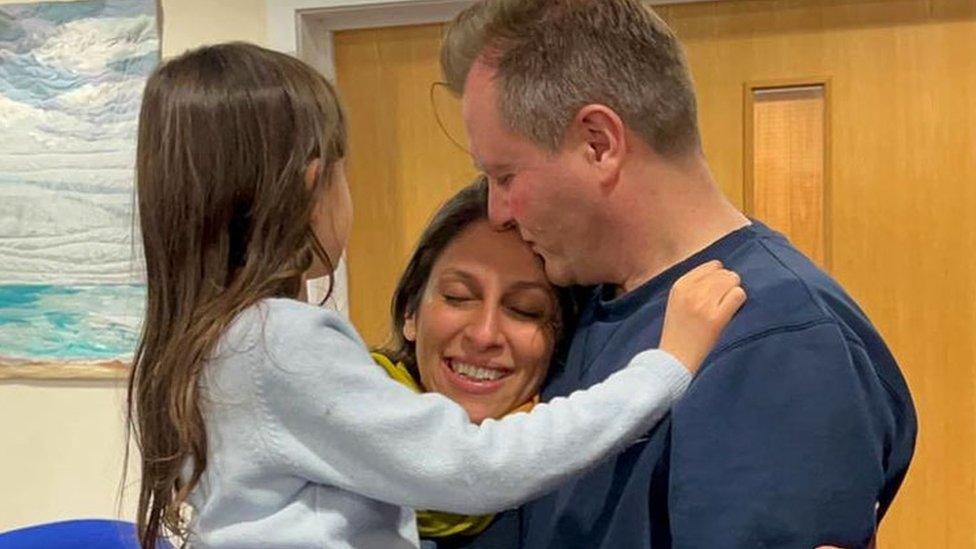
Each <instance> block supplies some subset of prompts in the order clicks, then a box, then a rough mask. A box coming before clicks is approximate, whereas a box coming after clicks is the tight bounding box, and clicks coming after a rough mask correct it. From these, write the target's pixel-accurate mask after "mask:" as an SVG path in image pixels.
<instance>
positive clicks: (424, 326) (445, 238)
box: [373, 178, 575, 541]
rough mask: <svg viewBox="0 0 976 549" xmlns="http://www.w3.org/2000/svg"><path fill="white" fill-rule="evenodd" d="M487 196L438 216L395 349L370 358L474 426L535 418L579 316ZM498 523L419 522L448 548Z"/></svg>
mask: <svg viewBox="0 0 976 549" xmlns="http://www.w3.org/2000/svg"><path fill="white" fill-rule="evenodd" d="M487 193H488V190H487V184H486V182H485V181H484V180H483V179H482V178H478V179H477V180H475V181H474V182H473V183H471V184H470V185H468V186H467V187H465V188H464V189H462V190H461V191H460V192H458V193H457V194H456V195H454V196H453V197H452V198H451V199H450V200H448V201H447V202H446V203H445V204H444V205H443V206H442V207H441V208H440V210H438V211H437V213H436V214H435V215H434V217H433V219H432V220H431V222H430V224H429V225H428V226H427V228H426V230H425V231H424V233H423V234H422V235H421V237H420V241H419V242H418V244H417V247H416V249H415V251H414V253H413V255H412V257H411V258H410V262H409V263H408V265H407V268H406V269H405V271H404V273H403V275H402V276H401V278H400V281H399V283H398V284H397V288H396V292H395V293H394V297H393V305H392V307H391V309H392V325H393V330H392V341H391V343H390V344H389V345H388V346H387V348H386V349H385V350H383V351H382V352H381V353H375V354H374V355H373V356H374V358H375V359H376V361H377V363H379V364H381V365H382V366H383V367H384V368H386V370H387V372H388V373H390V375H391V376H392V377H394V378H396V379H398V380H399V381H400V382H401V383H404V384H405V385H408V386H410V387H412V388H413V389H414V390H416V391H418V392H438V393H441V394H444V395H445V396H447V397H449V398H451V399H452V400H454V401H455V402H457V403H458V404H460V405H461V406H462V407H463V408H464V409H465V411H467V413H468V415H469V416H470V418H471V421H472V422H475V423H481V422H482V421H484V420H485V419H488V418H496V419H497V418H500V417H502V416H505V415H506V414H509V413H513V412H517V411H527V410H529V409H531V408H532V406H533V405H534V404H535V403H536V402H537V401H538V393H539V389H540V387H541V385H542V382H543V380H544V379H545V377H546V374H547V372H548V370H549V367H550V363H551V361H552V358H553V355H554V353H555V350H556V348H557V347H558V345H559V343H560V341H561V340H562V336H563V334H565V333H566V332H567V331H568V329H569V328H570V327H571V325H572V323H573V319H574V316H575V310H574V306H573V301H572V298H571V295H570V293H569V291H568V290H566V289H561V288H556V287H554V286H552V285H551V284H550V283H549V281H548V280H547V279H546V276H545V271H544V269H543V265H542V261H541V260H540V259H539V258H538V257H537V256H536V255H535V254H534V253H532V250H531V248H529V246H528V245H526V244H525V243H524V242H523V241H522V239H521V238H520V237H519V235H518V233H517V232H516V231H514V230H505V231H497V230H495V229H493V228H492V227H491V226H490V225H489V223H488V202H487V199H488V194H487ZM486 361H490V365H491V367H488V368H486V367H476V366H475V365H474V364H472V363H477V364H483V363H485V362H486ZM493 518H494V516H493V515H486V516H478V517H469V516H464V515H453V514H448V513H433V512H420V513H418V522H419V527H420V533H421V536H424V537H428V538H435V539H438V540H441V541H446V538H449V537H452V536H473V535H477V534H479V533H480V532H482V531H483V530H484V529H485V528H487V527H488V525H489V524H491V522H492V520H493Z"/></svg>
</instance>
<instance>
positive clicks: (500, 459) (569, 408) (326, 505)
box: [190, 299, 690, 549]
mask: <svg viewBox="0 0 976 549" xmlns="http://www.w3.org/2000/svg"><path fill="white" fill-rule="evenodd" d="M689 381H690V376H689V374H688V372H687V370H685V368H684V367H683V366H682V365H681V364H680V363H679V362H678V361H677V360H675V359H674V358H673V357H671V356H670V355H668V354H666V353H664V352H663V351H647V352H644V353H641V354H639V355H637V357H635V358H634V360H633V362H632V363H631V366H630V367H628V368H625V369H623V370H621V371H620V372H618V373H616V374H614V375H613V376H611V377H610V378H609V379H608V380H607V381H605V382H604V383H601V384H599V385H596V386H594V387H592V388H590V389H589V390H587V391H580V392H577V393H575V394H573V395H571V396H570V397H568V398H560V399H555V400H553V401H552V402H550V403H547V404H542V405H539V406H536V408H535V409H534V410H533V411H532V412H531V413H528V414H525V413H519V414H513V415H510V416H507V417H506V418H504V419H502V420H497V421H496V420H486V421H484V422H483V423H482V424H481V425H480V426H479V425H475V424H472V423H471V422H470V421H469V419H468V416H467V414H466V413H465V411H464V410H463V409H462V408H461V407H460V406H458V405H457V404H455V403H454V402H452V401H451V400H449V399H447V398H445V397H443V396H441V395H439V394H433V393H428V394H424V395H417V394H414V393H412V392H411V391H410V390H409V389H407V388H405V387H403V386H402V385H400V384H399V383H397V382H395V381H393V380H391V379H390V378H389V377H388V376H387V375H386V373H385V372H384V371H383V370H382V369H381V368H379V367H378V366H376V364H375V363H374V362H373V360H372V359H371V358H370V356H369V353H368V352H367V349H366V347H365V345H364V344H363V342H362V340H361V339H360V338H359V336H358V335H357V334H356V331H355V330H354V329H353V327H352V326H351V325H350V324H349V323H348V322H347V321H346V320H344V319H343V318H342V317H341V316H339V315H337V314H335V313H333V312H330V311H328V310H324V309H321V308H317V307H312V306H309V305H306V304H304V303H301V302H298V301H293V300H286V299H272V300H265V301H262V302H260V303H259V304H258V305H255V306H254V307H252V308H250V309H249V310H247V311H245V312H244V313H242V314H241V315H240V316H239V317H238V318H237V319H236V320H235V322H234V323H233V325H232V326H231V327H230V328H229V329H228V331H227V333H226V334H225V335H224V337H223V338H222V340H221V342H220V344H219V345H218V348H217V350H216V352H215V354H214V358H213V360H212V361H211V362H210V363H209V364H208V365H207V366H206V370H205V374H204V376H203V378H202V379H201V384H200V388H201V397H202V398H203V403H204V407H205V411H204V414H205V417H206V429H207V437H208V438H207V441H208V448H207V468H206V470H205V472H204V475H203V477H202V479H201V481H200V483H199V485H198V486H197V487H196V488H195V489H194V491H193V492H192V494H191V497H190V503H191V505H192V507H193V509H194V512H193V516H192V520H191V531H192V537H191V546H192V547H228V548H229V547H233V548H235V549H243V548H250V547H254V548H258V547H260V548H272V547H273V548H275V549H285V548H292V547H294V548H311V547H325V548H330V549H331V548H335V549H341V548H353V547H354V548H357V549H363V548H367V549H368V548H382V549H395V548H401V547H411V548H412V547H418V545H419V542H418V539H417V527H416V522H415V517H414V512H413V511H412V509H415V508H417V509H435V510H443V511H454V512H459V513H470V514H480V513H491V512H496V511H500V510H503V509H506V508H511V507H514V506H516V505H518V504H520V503H522V502H524V501H526V500H529V499H531V498H534V497H537V496H539V495H541V494H543V493H545V492H547V491H549V490H552V489H553V488H555V487H556V486H557V485H559V484H560V483H561V482H562V481H564V480H565V479H567V478H568V477H570V476H572V475H576V474H579V473H580V472H582V471H584V470H586V469H587V468H588V467H590V466H592V465H594V464H595V463H596V462H598V461H599V460H601V459H602V458H605V457H608V456H609V455H612V454H614V453H616V452H618V451H620V450H622V449H623V448H624V447H625V446H626V445H628V444H629V443H630V442H632V441H633V440H634V439H635V438H637V437H638V436H639V435H640V434H642V433H644V432H645V431H647V430H648V429H649V428H650V427H651V426H653V425H654V423H655V422H657V421H658V420H659V419H660V418H661V417H662V416H663V415H664V414H665V413H666V412H667V410H668V408H669V406H670V405H671V403H672V402H674V400H675V399H677V398H678V397H679V396H680V395H681V394H682V393H683V391H684V390H685V388H686V387H687V385H688V383H689Z"/></svg>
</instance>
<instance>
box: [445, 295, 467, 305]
mask: <svg viewBox="0 0 976 549" xmlns="http://www.w3.org/2000/svg"><path fill="white" fill-rule="evenodd" d="M470 300H471V298H470V297H465V296H460V295H450V294H444V301H446V302H448V303H464V302H465V301H470Z"/></svg>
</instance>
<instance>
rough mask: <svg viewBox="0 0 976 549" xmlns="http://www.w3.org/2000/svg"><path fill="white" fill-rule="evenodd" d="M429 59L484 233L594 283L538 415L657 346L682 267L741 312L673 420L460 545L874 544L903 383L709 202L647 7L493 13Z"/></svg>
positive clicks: (537, 1)
mask: <svg viewBox="0 0 976 549" xmlns="http://www.w3.org/2000/svg"><path fill="white" fill-rule="evenodd" d="M441 63H442V68H443V71H444V74H445V77H446V80H447V81H448V84H449V85H450V86H451V88H452V89H453V90H454V91H455V92H456V93H458V94H460V95H462V99H463V102H462V106H463V115H464V121H465V124H466V127H467V130H468V134H469V137H470V142H471V149H472V154H473V156H474V159H475V161H476V163H477V165H478V166H479V168H480V169H482V170H483V171H484V172H485V173H486V174H487V176H488V177H489V179H490V185H491V187H490V188H491V196H490V206H489V212H490V218H491V220H492V222H493V223H494V224H496V225H497V226H516V227H517V228H518V230H519V232H520V234H521V235H522V237H523V238H524V239H525V240H526V241H527V242H529V243H530V244H531V245H532V247H533V249H534V250H535V252H536V253H537V254H539V255H540V256H541V257H542V258H543V259H544V261H545V268H546V273H547V276H548V277H549V278H550V279H551V280H552V281H553V282H554V283H556V284H560V285H581V286H593V287H594V289H593V290H592V291H591V292H589V293H588V294H587V297H585V298H584V299H583V301H582V302H581V318H580V323H579V327H578V330H577V331H576V333H575V335H574V337H573V340H572V344H571V346H570V348H569V351H568V352H567V356H566V357H565V365H564V366H562V367H561V368H554V373H553V374H552V376H551V379H550V380H549V383H548V385H547V388H546V390H545V392H544V397H545V398H546V399H551V398H554V397H557V396H561V395H566V394H569V393H571V392H572V391H574V390H576V389H580V388H584V387H588V386H590V385H592V384H594V383H597V382H599V381H601V380H602V379H604V378H606V377H607V376H608V375H610V374H611V373H612V372H613V371H615V370H617V369H619V368H621V367H623V366H624V365H625V364H626V363H627V360H628V359H629V358H630V357H631V356H633V355H634V354H635V353H636V352H638V351H639V350H641V349H644V348H646V347H651V346H654V345H656V344H657V341H658V338H659V336H660V330H661V321H662V317H663V309H664V305H665V302H666V297H667V292H668V291H669V288H670V285H671V284H672V283H673V282H674V280H675V279H676V278H677V277H679V276H680V275H681V274H682V273H684V272H685V271H687V270H688V269H690V268H692V267H693V266H694V265H697V264H700V263H701V262H703V261H706V260H710V259H720V260H722V261H723V262H724V263H725V265H726V266H727V267H728V268H730V269H733V270H735V271H737V272H738V273H739V274H740V275H741V276H742V278H743V283H744V287H745V289H746V292H747V294H748V296H749V300H748V302H747V304H746V306H745V307H744V308H743V309H742V310H741V311H740V312H739V313H738V315H737V317H736V319H734V320H733V322H732V324H731V325H730V326H729V327H728V329H727V330H726V332H725V334H724V336H723V341H722V342H721V343H720V344H719V346H718V347H717V348H716V350H715V351H714V352H713V354H712V355H711V356H710V358H709V360H708V362H707V363H706V365H705V366H704V367H703V368H702V371H701V372H700V374H699V375H698V377H697V379H696V380H695V381H694V383H693V385H692V386H691V388H690V389H689V391H688V393H687V395H686V397H685V398H684V400H683V401H682V402H680V403H679V404H678V405H677V406H676V407H675V408H674V409H673V411H672V413H671V417H670V420H669V421H667V422H664V423H662V424H661V425H660V426H659V427H657V428H655V429H654V430H652V431H651V432H649V433H648V435H647V438H646V439H644V440H642V441H641V442H640V443H638V444H636V445H634V446H632V447H630V448H629V449H627V450H626V451H625V453H623V454H622V455H621V456H619V457H617V458H615V459H613V460H610V461H609V462H607V463H605V464H603V465H601V466H600V467H598V468H596V469H595V470H593V471H592V472H590V473H589V474H586V475H584V476H582V477H580V478H579V479H577V480H575V481H574V482H571V483H570V484H568V485H567V486H565V487H563V488H561V489H560V490H558V491H556V492H555V493H553V494H551V495H549V496H546V497H544V498H542V499H540V500H538V501H536V502H533V503H531V504H529V505H526V506H525V507H524V508H523V509H522V510H521V512H520V514H518V515H515V516H512V515H510V516H508V517H505V518H503V519H502V520H500V521H499V522H498V523H496V524H495V525H494V526H493V528H492V529H491V530H489V531H488V532H487V533H486V534H485V535H484V537H482V538H479V539H476V540H474V542H473V543H472V546H479V545H480V546H498V545H515V544H519V545H521V546H523V547H527V548H532V549H535V548H543V547H553V548H570V547H585V548H606V549H610V548H626V549H630V548H641V547H651V548H654V549H658V548H662V547H672V546H674V547H692V548H717V547H797V548H804V549H809V548H811V547H815V546H817V545H821V544H832V545H837V546H841V547H863V546H865V545H867V544H869V543H871V540H872V539H873V536H874V534H875V531H876V528H877V524H878V521H879V520H880V519H881V517H882V516H883V515H884V513H885V511H886V510H887V509H888V506H889V505H890V504H891V501H892V499H893V498H894V496H895V493H896V492H897V490H898V487H899V485H900V484H901V481H902V479H903V478H904V475H905V472H906V470H907V468H908V464H909V461H910V460H911V456H912V453H913V450H914V442H915V433H916V419H915V412H914V408H913V405H912V402H911V396H910V394H909V392H908V387H907V386H906V384H905V381H904V379H903V377H902V375H901V373H900V371H899V369H898V366H897V364H896V363H895V361H894V359H893V358H892V356H891V355H890V353H889V351H888V349H887V348H886V346H885V344H884V342H883V341H882V340H881V338H880V336H879V335H878V333H877V332H876V331H875V329H874V328H873V327H872V325H871V324H870V322H869V321H868V319H867V318H866V316H865V315H864V313H863V312H862V311H861V310H860V309H859V308H858V307H857V305H856V304H855V303H854V302H853V300H852V299H851V298H850V297H849V296H847V294H845V293H844V291H843V290H842V289H841V288H840V286H838V285H837V284H836V283H835V282H834V281H833V280H831V279H830V277H828V276H827V275H826V274H824V273H823V272H821V271H820V270H819V269H817V268H816V267H815V266H814V265H813V264H812V263H811V262H810V261H809V260H808V259H807V258H805V257H804V256H803V255H802V254H801V253H800V252H798V251H797V250H796V249H795V248H793V247H792V246H791V245H790V244H789V242H787V241H786V240H785V239H784V238H783V237H782V236H781V235H779V234H777V233H775V232H773V231H771V230H770V229H768V228H767V227H765V226H764V225H762V224H761V223H760V222H758V221H752V220H750V219H748V218H746V217H745V216H744V215H742V213H741V212H739V211H738V210H737V209H736V208H735V207H734V206H733V205H732V204H730V203H729V202H728V200H727V199H726V198H725V197H724V196H723V195H722V193H721V192H720V191H719V188H718V186H717V185H716V183H715V181H714V180H713V177H712V174H711V172H710V171H709V168H708V165H707V163H706V160H705V158H704V155H703V153H702V147H701V140H700V137H699V131H698V126H697V112H696V102H695V95H694V90H693V87H692V83H691V78H690V76H689V74H688V70H687V66H686V62H685V59H684V55H683V52H682V50H681V48H680V46H679V44H678V43H677V40H676V39H675V37H674V35H673V34H672V32H671V31H670V29H668V27H667V26H666V25H665V24H664V23H663V22H662V21H661V20H660V19H659V18H658V17H657V16H656V15H654V14H653V13H652V12H651V11H650V10H648V9H647V8H644V7H643V6H642V5H641V4H640V2H639V1H638V0H487V1H484V2H481V3H478V4H476V5H474V6H473V7H471V8H469V9H468V10H466V11H465V12H463V13H462V14H461V15H459V16H458V18H457V19H455V21H454V22H452V24H451V25H450V26H449V28H448V32H447V34H446V36H445V42H444V45H443V49H442V51H441ZM506 539H507V540H509V541H499V540H506ZM515 539H518V542H516V541H514V540H515Z"/></svg>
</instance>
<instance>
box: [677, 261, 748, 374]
mask: <svg viewBox="0 0 976 549" xmlns="http://www.w3.org/2000/svg"><path fill="white" fill-rule="evenodd" d="M741 282H742V281H741V279H740V278H739V275H737V274H736V273H734V272H732V271H729V270H727V269H724V268H722V263H721V262H720V261H709V262H707V263H703V264H701V265H699V266H698V267H695V268H694V269H692V270H691V271H688V272H687V273H685V275H684V276H682V277H681V278H679V279H678V280H677V282H675V283H674V286H672V287H671V293H670V295H669V296H668V308H667V311H666V312H665V314H664V331H663V332H662V333H661V344H660V349H661V350H663V351H667V352H668V353H670V354H671V355H673V356H674V357H675V358H677V359H678V360H680V361H681V363H682V364H684V366H685V368H688V370H690V371H691V373H692V374H695V372H697V371H698V368H699V367H701V363H702V361H703V360H705V357H706V356H708V353H709V352H711V350H712V347H714V346H715V344H716V343H717V342H718V337H719V335H720V334H721V333H722V330H723V329H724V328H725V326H726V325H727V324H728V323H729V321H730V320H732V315H734V314H735V312H736V311H738V310H739V307H741V306H742V304H743V303H745V301H746V292H745V290H743V289H742V286H741Z"/></svg>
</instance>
